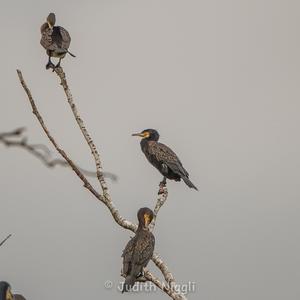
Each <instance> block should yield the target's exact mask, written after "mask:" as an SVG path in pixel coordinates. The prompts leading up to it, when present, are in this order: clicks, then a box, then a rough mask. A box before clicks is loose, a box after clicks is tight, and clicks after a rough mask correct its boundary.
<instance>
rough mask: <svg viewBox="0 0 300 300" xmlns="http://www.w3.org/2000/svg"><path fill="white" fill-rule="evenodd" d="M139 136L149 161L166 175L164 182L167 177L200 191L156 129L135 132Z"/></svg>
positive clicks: (163, 182) (164, 182)
mask: <svg viewBox="0 0 300 300" xmlns="http://www.w3.org/2000/svg"><path fill="white" fill-rule="evenodd" d="M132 135H133V136H139V137H141V138H142V140H141V148H142V151H143V152H144V154H145V156H146V157H147V159H148V161H149V162H150V163H151V164H152V165H153V166H154V167H155V168H156V169H157V170H158V171H159V172H160V173H161V174H162V175H163V176H164V179H163V181H162V182H161V183H162V184H164V185H165V184H166V178H168V179H171V180H175V181H180V180H181V179H183V181H184V182H185V183H186V185H187V186H188V187H190V188H193V189H195V190H197V191H198V189H197V188H196V186H195V185H194V184H193V183H192V182H191V181H190V179H189V173H188V172H187V171H186V170H185V168H184V167H183V165H182V163H181V161H180V160H179V158H178V157H177V155H176V154H175V153H174V152H173V151H172V150H171V149H170V148H169V147H168V146H166V145H164V144H162V143H159V142H158V140H159V133H158V132H157V131H156V130H154V129H145V130H143V131H142V132H141V133H134V134H132Z"/></svg>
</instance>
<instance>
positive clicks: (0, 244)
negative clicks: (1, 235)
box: [0, 234, 12, 247]
mask: <svg viewBox="0 0 300 300" xmlns="http://www.w3.org/2000/svg"><path fill="white" fill-rule="evenodd" d="M11 236H12V235H11V234H9V235H8V236H7V237H6V238H5V239H4V240H3V241H2V242H1V243H0V247H1V246H2V245H3V244H4V243H5V242H6V241H7V240H8V239H9V238H10V237H11Z"/></svg>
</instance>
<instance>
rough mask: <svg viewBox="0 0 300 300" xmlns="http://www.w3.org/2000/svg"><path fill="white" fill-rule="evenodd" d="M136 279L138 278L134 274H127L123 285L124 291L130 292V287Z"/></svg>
mask: <svg viewBox="0 0 300 300" xmlns="http://www.w3.org/2000/svg"><path fill="white" fill-rule="evenodd" d="M135 280H136V278H135V277H134V276H132V275H128V276H126V279H125V282H124V285H123V290H122V293H124V292H129V291H130V289H131V288H132V287H133V286H134V284H135Z"/></svg>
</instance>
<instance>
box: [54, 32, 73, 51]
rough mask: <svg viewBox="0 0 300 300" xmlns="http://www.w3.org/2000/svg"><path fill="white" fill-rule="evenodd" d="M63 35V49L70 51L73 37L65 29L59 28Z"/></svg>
mask: <svg viewBox="0 0 300 300" xmlns="http://www.w3.org/2000/svg"><path fill="white" fill-rule="evenodd" d="M57 27H58V28H59V33H60V35H61V48H63V49H68V48H69V46H70V43H71V36H70V34H69V32H68V31H67V30H66V29H64V28H63V27H60V26H57Z"/></svg>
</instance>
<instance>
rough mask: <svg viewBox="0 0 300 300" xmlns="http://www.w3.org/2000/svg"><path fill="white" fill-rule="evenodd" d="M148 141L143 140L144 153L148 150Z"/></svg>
mask: <svg viewBox="0 0 300 300" xmlns="http://www.w3.org/2000/svg"><path fill="white" fill-rule="evenodd" d="M148 142H149V141H148V139H142V140H141V148H142V151H143V152H145V150H146V149H147V148H148Z"/></svg>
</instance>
